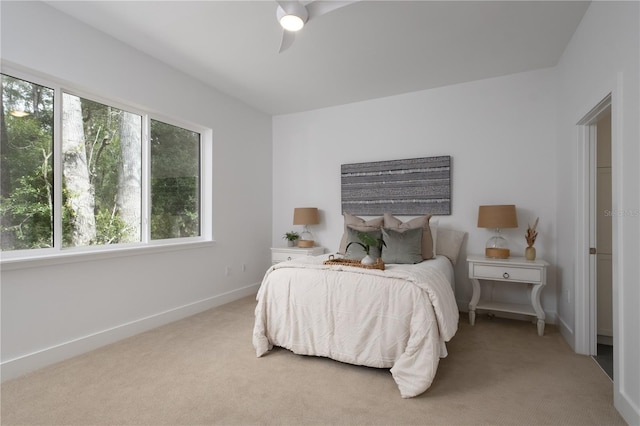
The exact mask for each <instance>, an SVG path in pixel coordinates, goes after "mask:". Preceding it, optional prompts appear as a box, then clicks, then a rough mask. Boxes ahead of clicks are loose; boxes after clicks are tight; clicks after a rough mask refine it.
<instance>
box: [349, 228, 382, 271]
mask: <svg viewBox="0 0 640 426" xmlns="http://www.w3.org/2000/svg"><path fill="white" fill-rule="evenodd" d="M358 239H359V240H360V241H361V242H358V241H351V242H350V243H349V244H347V247H346V249H345V251H346V250H349V246H350V245H351V244H358V245H359V246H360V247H362V249H363V250H364V252H365V253H366V256H365V257H364V258H363V259H362V260H361V263H362V264H363V265H373V264H374V263H376V259H374V258H373V257H371V255H370V251H371V247H378V248H379V249H380V250H382V247H383V246H384V247H386V246H387V245H386V244H385V242H384V241H383V240H382V238H376V237H374V236H373V235H371V234H369V233H367V232H358Z"/></svg>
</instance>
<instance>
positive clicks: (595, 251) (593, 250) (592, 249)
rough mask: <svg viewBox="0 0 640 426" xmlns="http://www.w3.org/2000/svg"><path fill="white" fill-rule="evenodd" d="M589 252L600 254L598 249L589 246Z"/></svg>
mask: <svg viewBox="0 0 640 426" xmlns="http://www.w3.org/2000/svg"><path fill="white" fill-rule="evenodd" d="M589 254H598V251H597V250H596V248H595V247H589Z"/></svg>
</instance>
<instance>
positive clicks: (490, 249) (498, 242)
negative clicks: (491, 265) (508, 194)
mask: <svg viewBox="0 0 640 426" xmlns="http://www.w3.org/2000/svg"><path fill="white" fill-rule="evenodd" d="M517 227H518V217H517V215H516V206H515V205H513V204H508V205H495V206H480V208H479V209H478V228H493V229H495V234H494V235H493V237H491V238H489V241H487V245H486V248H485V251H484V253H485V256H487V257H491V258H495V259H508V258H509V254H510V251H509V244H508V243H507V240H506V239H505V238H504V237H503V236H502V235H501V234H500V229H503V228H517Z"/></svg>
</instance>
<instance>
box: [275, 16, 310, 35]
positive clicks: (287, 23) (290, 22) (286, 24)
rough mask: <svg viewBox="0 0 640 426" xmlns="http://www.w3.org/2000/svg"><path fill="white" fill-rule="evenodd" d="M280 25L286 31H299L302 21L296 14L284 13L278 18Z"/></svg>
mask: <svg viewBox="0 0 640 426" xmlns="http://www.w3.org/2000/svg"><path fill="white" fill-rule="evenodd" d="M280 25H282V28H284V29H285V30H287V31H300V30H301V29H302V27H304V21H303V20H302V18H300V17H299V16H297V15H284V16H283V17H282V18H280Z"/></svg>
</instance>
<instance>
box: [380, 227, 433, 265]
mask: <svg viewBox="0 0 640 426" xmlns="http://www.w3.org/2000/svg"><path fill="white" fill-rule="evenodd" d="M382 240H383V241H384V243H385V244H386V245H385V246H384V247H383V248H382V261H383V262H384V263H410V264H413V263H420V262H422V260H423V259H422V228H413V229H407V230H405V231H403V232H399V231H394V230H393V229H389V228H382Z"/></svg>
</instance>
